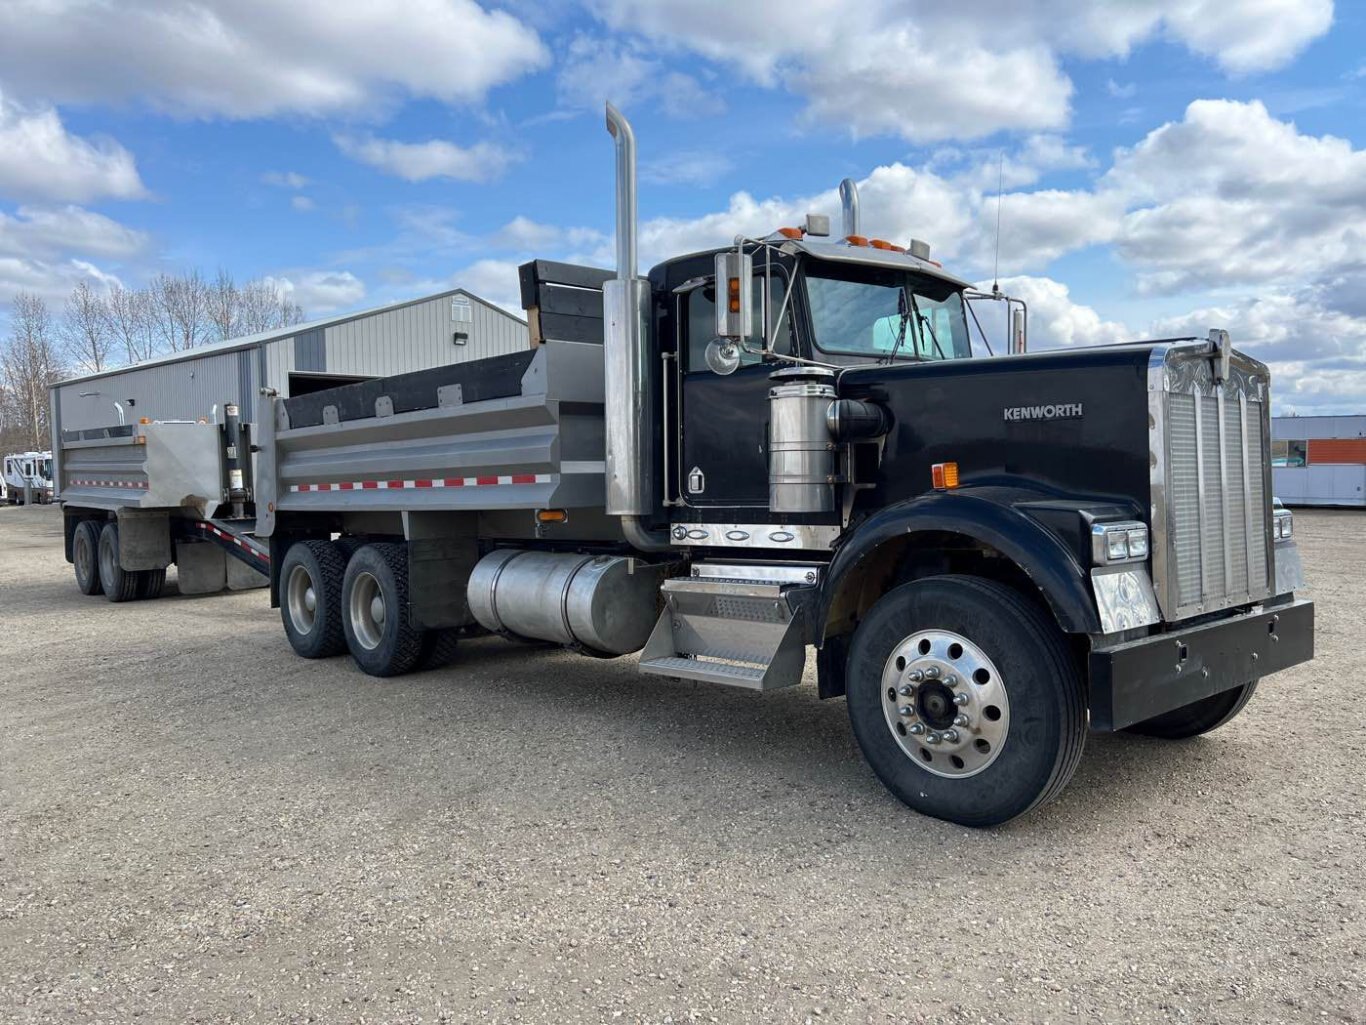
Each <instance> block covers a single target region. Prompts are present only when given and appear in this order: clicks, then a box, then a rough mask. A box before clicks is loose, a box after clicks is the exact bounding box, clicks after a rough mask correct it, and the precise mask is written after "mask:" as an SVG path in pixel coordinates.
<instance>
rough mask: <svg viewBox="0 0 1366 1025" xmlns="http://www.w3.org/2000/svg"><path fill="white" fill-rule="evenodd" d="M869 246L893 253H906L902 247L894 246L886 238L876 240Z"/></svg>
mask: <svg viewBox="0 0 1366 1025" xmlns="http://www.w3.org/2000/svg"><path fill="white" fill-rule="evenodd" d="M868 244H869V245H870V246H872V247H873V248H874V249H886V250H889V251H890V252H893V253H904V252H905V251H906V250H905V249H903V248H902V247H901V246H897V245H893V244H892V243H890V242H888V241H887V240H886V239H885V238H875V239H873V240H872V241H871V242H869V243H868Z"/></svg>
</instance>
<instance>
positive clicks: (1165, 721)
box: [1127, 680, 1257, 740]
mask: <svg viewBox="0 0 1366 1025" xmlns="http://www.w3.org/2000/svg"><path fill="white" fill-rule="evenodd" d="M1256 690H1257V681H1256V680H1253V681H1252V682H1251V683H1245V684H1243V685H1242V686H1241V687H1234V688H1233V689H1232V690H1226V691H1223V692H1221V693H1219V694H1211V695H1210V696H1209V697H1207V698H1201V699H1200V700H1199V701H1192V702H1191V703H1190V704H1189V705H1182V706H1181V707H1180V708H1173V709H1172V710H1171V711H1170V712H1163V713H1162V714H1161V715H1157V716H1154V717H1153V718H1151V719H1145V720H1144V721H1143V722H1140V723H1134V725H1132V726H1129V727H1127V731H1128V732H1129V733H1141V734H1143V735H1144V736H1147V737H1158V738H1160V739H1162V740H1186V739H1187V738H1189V737H1198V736H1200V734H1202V733H1208V732H1209V731H1210V730H1217V729H1218V728H1219V727H1220V726H1222V725H1224V723H1226V722H1228V721H1229V720H1230V719H1232V718H1233V717H1234V716H1236V715H1237V714H1238V713H1239V712H1241V711H1242V710H1243V708H1244V707H1246V705H1247V703H1248V701H1249V700H1250V699H1251V698H1252V695H1253V694H1254V693H1255V692H1256Z"/></svg>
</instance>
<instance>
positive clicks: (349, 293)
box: [263, 270, 365, 317]
mask: <svg viewBox="0 0 1366 1025" xmlns="http://www.w3.org/2000/svg"><path fill="white" fill-rule="evenodd" d="M263 280H265V281H266V283H267V284H270V285H273V286H274V287H275V288H276V289H277V290H278V291H279V292H280V294H281V295H284V296H286V297H287V298H289V299H291V300H293V301H294V302H296V303H298V304H299V305H300V306H302V307H303V310H304V315H305V316H308V317H312V316H316V315H317V314H322V313H331V312H333V311H334V310H341V309H347V308H350V307H354V306H356V305H357V304H358V303H359V302H360V301H361V300H362V299H364V298H365V282H363V281H362V280H361V279H360V278H358V277H356V276H355V275H354V274H352V273H351V272H350V271H345V270H343V271H301V272H298V273H291V274H284V275H278V276H268V277H266V278H264V279H263Z"/></svg>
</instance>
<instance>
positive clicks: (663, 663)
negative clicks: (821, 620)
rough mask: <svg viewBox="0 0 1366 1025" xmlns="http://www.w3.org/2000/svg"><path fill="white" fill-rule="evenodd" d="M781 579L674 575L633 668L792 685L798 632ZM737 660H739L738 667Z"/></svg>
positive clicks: (798, 659) (797, 676) (739, 683)
mask: <svg viewBox="0 0 1366 1025" xmlns="http://www.w3.org/2000/svg"><path fill="white" fill-rule="evenodd" d="M791 586H794V585H793V584H791V583H786V582H783V581H780V580H777V581H775V580H736V579H734V577H733V576H730V575H727V576H718V577H713V578H699V577H675V578H673V579H671V580H666V581H665V582H664V584H663V587H662V588H661V592H662V594H663V597H664V611H663V612H662V613H661V614H660V617H659V622H657V623H656V624H655V628H654V630H653V631H652V632H651V634H650V639H649V641H647V642H646V644H645V649H644V651H642V652H641V656H640V670H641V672H644V673H653V674H656V675H661V676H676V677H679V678H681V679H685V680H705V681H707V682H709V683H724V684H729V685H731V686H735V687H747V688H750V689H753V690H773V689H775V688H778V687H792V686H795V685H796V684H798V683H800V682H801V679H802V670H803V669H804V668H805V666H806V641H805V630H804V628H803V624H802V622H801V617H800V616H794V615H793V614H792V610H791V609H790V608H789V606H788V603H787V599H786V598H785V597H784V594H783V592H784V590H785V589H786V588H788V587H791ZM737 663H738V664H737Z"/></svg>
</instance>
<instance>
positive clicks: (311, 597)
mask: <svg viewBox="0 0 1366 1025" xmlns="http://www.w3.org/2000/svg"><path fill="white" fill-rule="evenodd" d="M345 572H346V557H345V556H344V555H343V554H342V553H341V552H340V551H338V550H337V549H336V548H335V547H333V545H332V543H331V542H330V541H300V542H298V543H297V544H292V545H290V546H289V549H288V550H287V551H286V552H285V557H284V561H283V562H282V563H281V565H280V622H281V623H283V624H284V628H285V636H286V637H288V638H289V644H290V647H292V648H293V649H294V653H295V654H296V655H299V656H301V657H303V658H330V657H332V656H333V655H340V654H341V653H342V652H343V651H345V650H346V637H345V635H344V634H343V632H342V615H341V590H342V576H343V574H344V573H345Z"/></svg>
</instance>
